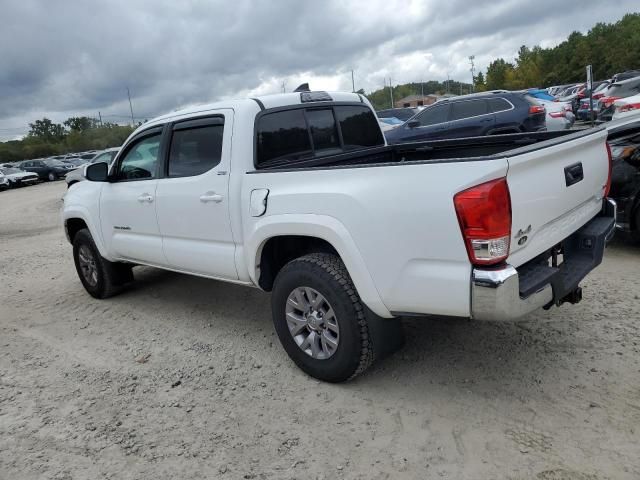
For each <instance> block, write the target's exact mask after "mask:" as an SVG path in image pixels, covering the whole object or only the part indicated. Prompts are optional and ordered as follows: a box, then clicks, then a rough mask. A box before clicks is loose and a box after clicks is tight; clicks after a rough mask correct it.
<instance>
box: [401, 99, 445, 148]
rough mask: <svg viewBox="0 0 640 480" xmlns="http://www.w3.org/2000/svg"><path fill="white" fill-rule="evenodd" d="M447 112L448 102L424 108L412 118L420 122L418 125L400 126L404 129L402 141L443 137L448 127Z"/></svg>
mask: <svg viewBox="0 0 640 480" xmlns="http://www.w3.org/2000/svg"><path fill="white" fill-rule="evenodd" d="M448 112H449V103H442V104H435V105H433V106H431V107H427V108H425V109H424V110H423V111H422V113H420V114H419V115H418V116H417V117H415V118H414V119H413V120H417V121H418V122H420V124H419V125H417V126H415V127H413V128H411V127H409V126H408V125H405V126H403V127H401V128H403V129H405V130H404V132H403V133H404V134H403V138H402V141H403V142H418V141H421V140H435V139H438V138H443V136H444V135H445V134H446V131H447V127H448V122H447V114H448ZM392 131H393V130H392Z"/></svg>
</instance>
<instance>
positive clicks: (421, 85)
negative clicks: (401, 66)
mask: <svg viewBox="0 0 640 480" xmlns="http://www.w3.org/2000/svg"><path fill="white" fill-rule="evenodd" d="M420 90H421V91H422V104H423V105H424V79H423V78H421V79H420Z"/></svg>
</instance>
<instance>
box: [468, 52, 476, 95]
mask: <svg viewBox="0 0 640 480" xmlns="http://www.w3.org/2000/svg"><path fill="white" fill-rule="evenodd" d="M475 58H476V56H475V55H471V56H470V57H469V63H470V64H471V93H473V91H474V84H475V78H476V66H475V65H474V64H473V61H474V60H475Z"/></svg>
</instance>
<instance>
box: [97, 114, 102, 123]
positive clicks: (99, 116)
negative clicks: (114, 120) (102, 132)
mask: <svg viewBox="0 0 640 480" xmlns="http://www.w3.org/2000/svg"><path fill="white" fill-rule="evenodd" d="M98 118H99V119H100V126H102V114H101V113H100V112H98Z"/></svg>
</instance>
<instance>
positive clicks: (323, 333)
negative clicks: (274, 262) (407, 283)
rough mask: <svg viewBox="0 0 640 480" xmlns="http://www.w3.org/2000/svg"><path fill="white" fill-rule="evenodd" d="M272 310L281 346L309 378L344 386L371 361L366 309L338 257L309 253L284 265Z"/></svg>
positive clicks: (372, 350) (276, 280)
mask: <svg viewBox="0 0 640 480" xmlns="http://www.w3.org/2000/svg"><path fill="white" fill-rule="evenodd" d="M271 307H272V313H273V323H274V326H275V329H276V332H277V334H278V337H279V338H280V342H281V343H282V346H283V347H284V349H285V350H286V352H287V354H288V355H289V357H290V358H291V359H292V360H293V361H294V362H295V364H296V365H298V367H300V368H301V369H302V370H303V371H304V372H305V373H307V374H308V375H311V376H312V377H315V378H318V379H320V380H324V381H328V382H342V381H345V380H349V379H351V378H353V377H355V376H356V375H358V374H359V373H362V372H364V371H365V370H366V369H367V368H368V367H369V365H371V363H372V362H373V360H374V358H375V352H374V345H373V341H372V338H371V335H370V331H369V330H370V328H369V322H368V319H367V310H366V308H365V307H364V305H363V304H362V303H361V301H360V297H359V296H358V292H357V291H356V289H355V287H354V285H353V282H352V281H351V277H350V276H349V273H348V272H347V269H346V268H345V266H344V264H343V263H342V261H341V260H340V258H338V257H337V256H336V255H332V254H328V253H312V254H309V255H305V256H303V257H300V258H297V259H295V260H292V261H290V262H289V263H288V264H286V265H285V266H284V267H283V268H282V270H280V272H279V273H278V275H277V277H276V279H275V282H274V287H273V295H272V298H271Z"/></svg>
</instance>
